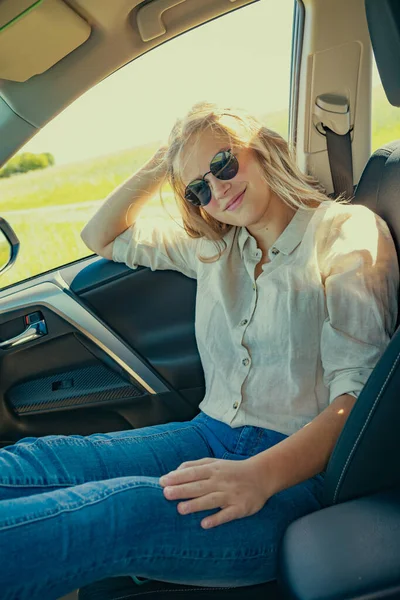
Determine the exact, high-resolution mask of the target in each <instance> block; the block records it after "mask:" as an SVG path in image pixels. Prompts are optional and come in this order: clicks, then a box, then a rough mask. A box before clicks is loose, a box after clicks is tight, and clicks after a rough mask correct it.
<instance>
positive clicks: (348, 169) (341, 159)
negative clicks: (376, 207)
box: [324, 127, 354, 198]
mask: <svg viewBox="0 0 400 600" xmlns="http://www.w3.org/2000/svg"><path fill="white" fill-rule="evenodd" d="M324 130H325V133H326V145H327V149H328V158H329V166H330V169H331V175H332V183H333V189H334V191H335V196H339V194H344V195H345V197H346V198H352V197H353V196H354V189H353V158H352V152H351V137H350V136H351V133H350V131H348V132H347V133H345V134H344V135H339V134H337V133H335V132H334V131H332V129H329V127H324Z"/></svg>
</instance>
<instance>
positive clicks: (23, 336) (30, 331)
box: [0, 319, 47, 350]
mask: <svg viewBox="0 0 400 600" xmlns="http://www.w3.org/2000/svg"><path fill="white" fill-rule="evenodd" d="M46 334H47V327H46V322H45V320H44V319H42V320H40V321H37V322H36V323H32V324H31V325H29V327H27V328H26V329H25V331H23V332H22V333H20V334H19V335H17V336H15V337H14V338H11V339H10V340H5V341H4V342H0V348H1V349H2V350H7V349H8V348H13V347H14V346H20V345H21V344H26V343H28V342H31V341H32V340H37V339H38V338H41V337H43V336H44V335H46Z"/></svg>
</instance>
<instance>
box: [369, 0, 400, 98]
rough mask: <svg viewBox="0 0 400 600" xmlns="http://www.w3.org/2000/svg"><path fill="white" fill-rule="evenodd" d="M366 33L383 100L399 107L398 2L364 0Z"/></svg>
mask: <svg viewBox="0 0 400 600" xmlns="http://www.w3.org/2000/svg"><path fill="white" fill-rule="evenodd" d="M365 10H366V15H367V22H368V29H369V35H370V38H371V43H372V48H373V50H374V54H375V60H376V64H377V67H378V70H379V75H380V77H381V81H382V85H383V87H384V89H385V92H386V96H387V99H388V100H389V102H390V104H393V106H400V69H399V65H400V2H399V1H398V0H365Z"/></svg>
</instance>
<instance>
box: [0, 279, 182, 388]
mask: <svg viewBox="0 0 400 600" xmlns="http://www.w3.org/2000/svg"><path fill="white" fill-rule="evenodd" d="M60 284H61V287H60ZM65 285H66V284H65V283H64V281H63V280H62V278H61V277H58V278H57V280H55V281H53V282H50V281H45V282H42V283H39V284H37V285H34V286H31V287H29V288H25V289H23V290H21V291H15V290H14V291H10V294H8V295H5V296H2V298H1V301H0V315H2V314H4V313H7V312H10V311H13V310H16V309H21V308H24V307H29V306H33V305H36V306H37V305H42V306H46V307H47V308H49V309H50V310H52V311H54V312H55V313H56V314H57V315H59V316H60V317H61V318H63V319H64V320H65V321H67V322H68V323H70V324H71V325H73V326H74V327H75V328H76V329H77V330H78V331H80V333H82V334H83V335H84V336H86V337H87V338H89V339H90V340H91V341H92V342H93V343H94V344H96V346H98V347H99V348H100V349H101V350H102V351H103V352H105V353H106V354H107V355H108V356H109V357H110V358H111V359H113V360H114V361H115V362H116V363H117V364H118V365H119V366H120V367H121V368H122V369H123V370H124V371H125V372H126V373H127V375H129V376H130V377H131V378H133V379H134V380H135V381H137V382H138V383H139V384H140V385H141V386H142V387H143V388H144V389H145V390H147V392H148V393H149V394H161V393H163V392H169V391H170V390H169V388H168V387H167V386H166V385H165V383H164V382H163V381H162V380H161V379H160V377H159V376H158V375H157V374H156V373H154V372H153V371H152V370H151V369H150V368H149V367H148V366H147V365H146V364H145V363H144V362H143V361H142V359H141V358H140V357H139V356H137V355H136V354H135V353H134V351H133V350H132V349H131V348H129V347H128V346H127V345H126V344H125V343H124V342H123V341H122V340H121V339H120V338H119V337H118V336H117V335H115V333H114V332H113V331H111V330H110V329H109V328H108V327H107V326H106V325H105V324H104V323H102V322H101V321H100V320H99V319H98V317H96V316H95V315H94V314H92V313H91V312H90V310H88V308H87V307H85V306H83V305H82V304H81V303H80V302H79V299H77V298H76V297H74V296H73V295H72V292H71V291H70V290H69V289H68V288H67V287H65ZM42 339H43V338H42ZM30 343H34V342H30Z"/></svg>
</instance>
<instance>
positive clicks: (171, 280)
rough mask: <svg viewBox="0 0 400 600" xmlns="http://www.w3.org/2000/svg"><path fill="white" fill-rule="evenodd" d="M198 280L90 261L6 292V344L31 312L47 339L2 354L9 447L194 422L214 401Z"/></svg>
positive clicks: (0, 424)
mask: <svg viewBox="0 0 400 600" xmlns="http://www.w3.org/2000/svg"><path fill="white" fill-rule="evenodd" d="M195 295H196V282H195V281H194V280H191V279H188V278H187V277H185V276H183V275H181V274H180V273H176V272H173V271H162V272H161V271H156V272H152V271H151V270H150V269H147V268H139V269H137V270H135V271H132V270H131V269H128V268H127V267H126V266H124V265H119V264H115V263H113V262H111V261H106V260H104V259H99V258H97V257H96V258H93V257H90V258H89V259H84V260H82V261H79V262H77V263H75V264H73V265H70V266H67V267H65V268H64V269H61V270H60V271H53V272H51V273H48V274H47V275H45V276H41V277H37V278H33V279H32V280H30V281H27V282H24V283H22V284H19V285H17V286H12V287H11V288H8V289H6V290H3V291H2V292H1V293H0V342H4V341H5V340H10V339H12V338H14V337H15V336H19V335H20V334H21V333H22V332H23V331H24V329H26V327H27V324H26V322H25V319H26V317H27V315H31V314H32V313H38V315H35V317H36V318H37V319H40V320H41V321H44V323H45V325H46V327H47V334H46V335H44V336H43V337H40V338H38V339H34V340H30V341H27V342H26V343H23V344H19V345H16V346H14V347H9V348H2V349H0V405H1V408H0V442H1V444H2V445H5V444H8V443H13V442H14V441H16V440H17V439H20V438H22V437H27V436H41V435H46V434H52V433H61V434H70V433H76V434H81V435H88V434H90V433H95V432H97V431H103V432H104V431H112V430H121V429H129V428H131V427H142V426H145V425H151V424H154V423H161V422H166V421H171V420H185V419H190V418H192V417H193V416H194V415H195V414H197V412H198V404H199V402H200V401H201V399H202V397H203V395H204V376H203V370H202V366H201V362H200V357H199V355H198V351H197V345H196V340H195V335H194V311H195Z"/></svg>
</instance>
